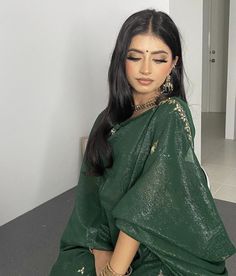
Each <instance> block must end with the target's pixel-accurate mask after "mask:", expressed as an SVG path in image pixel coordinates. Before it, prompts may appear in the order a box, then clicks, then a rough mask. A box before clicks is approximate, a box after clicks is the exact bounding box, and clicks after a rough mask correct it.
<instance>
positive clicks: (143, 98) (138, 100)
mask: <svg viewBox="0 0 236 276" xmlns="http://www.w3.org/2000/svg"><path fill="white" fill-rule="evenodd" d="M160 95H161V93H160V91H159V90H158V91H154V92H152V93H148V94H146V93H138V92H133V97H134V104H135V105H138V104H144V103H146V102H148V101H150V100H151V99H154V98H155V97H156V96H160Z"/></svg>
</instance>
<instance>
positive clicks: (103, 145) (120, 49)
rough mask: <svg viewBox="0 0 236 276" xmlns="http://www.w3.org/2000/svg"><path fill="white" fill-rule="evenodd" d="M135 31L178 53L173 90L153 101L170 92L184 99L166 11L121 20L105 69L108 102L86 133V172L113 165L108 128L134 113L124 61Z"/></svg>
mask: <svg viewBox="0 0 236 276" xmlns="http://www.w3.org/2000/svg"><path fill="white" fill-rule="evenodd" d="M138 34H151V35H155V36H157V37H158V38H160V39H161V40H162V41H164V42H165V43H166V44H167V45H168V46H169V48H170V49H171V52H172V59H174V58H175V57H176V56H178V57H179V58H178V61H177V63H176V66H175V67H174V68H173V69H172V72H171V77H172V81H173V85H174V90H173V91H172V92H171V94H170V95H168V94H165V93H162V94H161V96H160V97H158V98H157V100H156V104H158V103H159V102H160V101H161V100H163V99H165V98H167V97H172V96H180V97H181V98H182V99H183V100H184V101H185V102H186V103H187V99H186V95H185V89H184V82H183V71H184V67H183V61H182V47H181V41H180V33H179V31H178V28H177V26H176V25H175V23H174V22H173V20H172V19H171V18H170V16H169V15H168V14H166V13H164V12H162V11H156V10H155V9H145V10H141V11H139V12H136V13H134V14H132V15H131V16H129V17H128V18H127V19H126V21H125V22H124V23H123V25H122V27H121V29H120V32H119V34H118V37H117V40H116V44H115V48H114V51H113V53H112V57H111V62H110V66H109V70H108V83H109V100H108V105H107V107H106V108H105V109H104V110H103V111H102V112H101V113H100V114H99V116H98V117H99V120H98V118H97V120H96V122H95V125H94V126H93V129H92V131H91V133H90V135H89V139H88V143H87V146H86V150H85V156H84V158H85V162H86V164H87V171H86V174H87V175H90V176H101V175H103V174H104V170H105V168H110V167H112V165H113V156H112V148H111V145H110V144H109V143H108V141H107V138H108V136H109V134H110V130H111V128H112V126H113V125H114V123H120V122H122V121H125V120H126V119H128V118H129V117H131V115H132V114H133V105H134V99H133V95H132V87H131V86H130V85H129V83H128V80H127V78H126V73H125V61H126V57H127V51H128V47H129V45H130V43H131V40H132V38H133V36H135V35H138ZM163 84H164V83H163ZM163 84H162V85H163ZM160 88H161V89H162V86H161V87H160Z"/></svg>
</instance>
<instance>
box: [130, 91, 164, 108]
mask: <svg viewBox="0 0 236 276" xmlns="http://www.w3.org/2000/svg"><path fill="white" fill-rule="evenodd" d="M158 97H159V95H158V96H155V97H154V98H152V99H151V100H149V101H147V102H146V103H143V104H135V105H132V107H133V109H134V111H139V110H142V109H145V108H147V107H152V106H155V105H156V100H157V98H158Z"/></svg>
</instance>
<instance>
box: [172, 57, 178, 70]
mask: <svg viewBox="0 0 236 276" xmlns="http://www.w3.org/2000/svg"><path fill="white" fill-rule="evenodd" d="M178 59H179V57H178V56H176V57H175V59H174V60H173V61H172V68H173V67H174V66H175V65H176V64H177V62H178Z"/></svg>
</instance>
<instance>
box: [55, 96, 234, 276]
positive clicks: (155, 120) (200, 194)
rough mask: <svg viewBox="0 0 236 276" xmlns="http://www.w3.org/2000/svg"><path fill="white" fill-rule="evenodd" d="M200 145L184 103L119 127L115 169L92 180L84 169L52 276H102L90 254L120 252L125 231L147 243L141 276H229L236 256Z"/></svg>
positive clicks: (137, 272) (138, 261)
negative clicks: (120, 236)
mask: <svg viewBox="0 0 236 276" xmlns="http://www.w3.org/2000/svg"><path fill="white" fill-rule="evenodd" d="M100 117H101V113H100V114H99V116H98V117H97V119H96V121H95V123H94V126H95V125H96V123H97V122H98V121H99V119H100ZM94 126H93V127H94ZM92 131H93V129H92V130H91V132H92ZM194 137H195V127H194V124H193V120H192V116H191V112H190V109H189V106H188V105H187V103H186V102H184V101H183V100H182V99H181V98H180V97H177V96H175V97H170V98H168V99H166V100H164V101H162V102H161V103H160V105H159V106H157V107H154V108H151V109H149V110H148V111H145V112H144V113H142V114H141V115H139V116H137V117H133V118H131V119H128V120H126V121H124V122H122V123H120V124H115V125H114V127H113V129H112V130H111V135H110V137H109V139H108V141H109V143H111V145H112V149H113V157H114V164H113V166H112V168H111V169H107V170H106V173H105V174H104V175H103V176H101V177H88V176H85V175H84V173H83V172H84V171H85V169H86V168H85V164H84V162H83V164H82V166H81V172H80V178H79V183H78V186H77V195H76V203H75V207H74V210H73V212H72V215H71V217H70V219H69V222H68V224H67V227H66V229H65V231H64V233H63V236H62V239H61V244H60V252H59V256H58V258H57V260H56V262H55V264H54V266H53V268H52V270H51V274H50V275H51V276H52V275H58V276H59V275H80V273H81V274H83V275H86V276H88V275H91V276H92V275H94V276H95V275H96V272H95V268H94V257H93V255H92V254H91V253H90V252H89V250H88V248H97V249H103V250H114V247H115V244H116V240H117V238H118V234H119V231H120V230H122V231H123V232H125V233H126V234H128V235H129V236H131V237H133V238H134V239H136V240H138V241H139V242H140V247H139V250H138V252H137V254H136V255H135V257H134V260H133V262H132V263H131V266H132V267H133V274H132V275H134V276H141V275H142V276H143V275H145V276H146V275H147V276H157V275H167V276H171V275H176V276H177V275H178V276H179V275H183V276H185V275H186V276H190V275H191V276H193V275H197V276H213V275H224V276H226V275H228V272H227V269H226V267H225V260H226V259H227V258H229V257H230V256H232V255H233V254H235V253H236V248H235V246H234V245H233V243H232V242H231V241H230V238H229V236H228V234H227V232H226V230H225V227H224V224H223V222H222V220H221V218H220V216H219V213H218V211H217V209H216V206H215V203H214V199H213V197H212V194H211V192H210V190H209V188H208V184H207V176H206V174H205V173H204V170H203V169H202V167H201V165H200V163H199V161H198V159H197V157H196V155H195V152H194Z"/></svg>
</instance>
